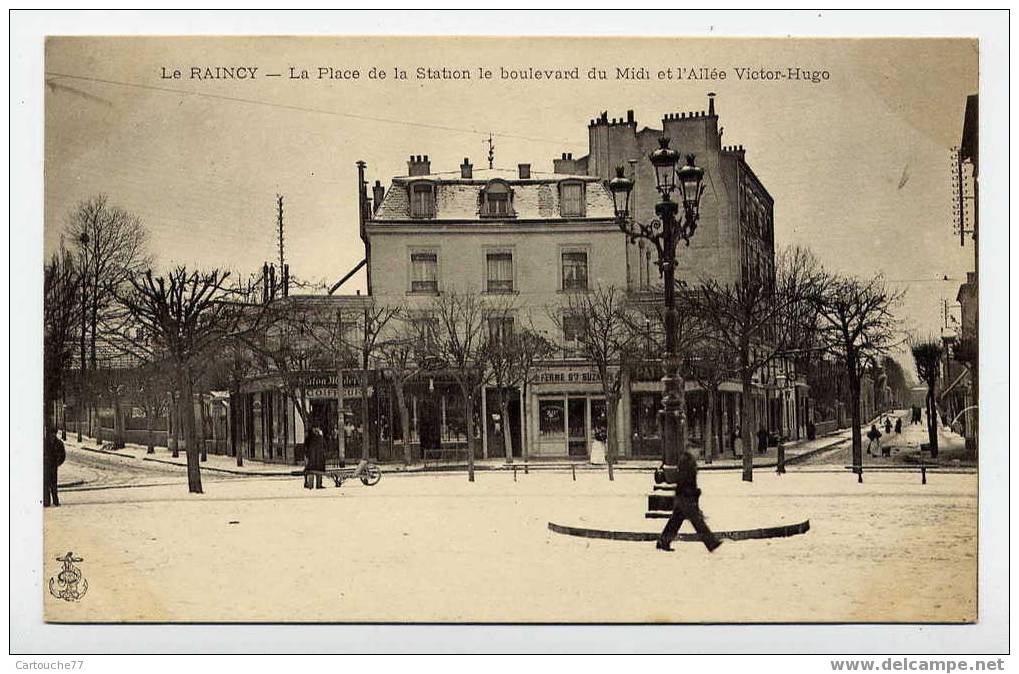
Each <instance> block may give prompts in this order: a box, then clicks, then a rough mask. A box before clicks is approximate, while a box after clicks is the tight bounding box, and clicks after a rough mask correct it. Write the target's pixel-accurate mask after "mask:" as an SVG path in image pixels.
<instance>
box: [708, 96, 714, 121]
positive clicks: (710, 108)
mask: <svg viewBox="0 0 1019 674" xmlns="http://www.w3.org/2000/svg"><path fill="white" fill-rule="evenodd" d="M708 114H709V115H712V116H714V114H715V92H714V91H711V92H709V93H708Z"/></svg>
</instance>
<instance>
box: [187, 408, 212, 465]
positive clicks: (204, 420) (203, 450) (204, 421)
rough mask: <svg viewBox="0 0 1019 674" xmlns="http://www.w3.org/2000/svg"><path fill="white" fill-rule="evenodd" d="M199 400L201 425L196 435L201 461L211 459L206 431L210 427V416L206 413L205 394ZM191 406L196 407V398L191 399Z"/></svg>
mask: <svg viewBox="0 0 1019 674" xmlns="http://www.w3.org/2000/svg"><path fill="white" fill-rule="evenodd" d="M198 401H199V402H198V415H199V416H198V420H199V423H200V427H199V428H198V431H197V432H196V433H195V435H196V436H197V440H198V457H199V460H200V461H208V460H209V451H208V448H207V447H206V442H205V431H206V429H208V427H209V417H208V415H207V414H206V411H205V396H203V395H199V397H198ZM191 406H192V407H194V400H193V399H192V401H191Z"/></svg>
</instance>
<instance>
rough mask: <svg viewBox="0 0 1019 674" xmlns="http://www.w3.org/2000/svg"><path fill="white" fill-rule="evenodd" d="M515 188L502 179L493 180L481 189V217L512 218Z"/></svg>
mask: <svg viewBox="0 0 1019 674" xmlns="http://www.w3.org/2000/svg"><path fill="white" fill-rule="evenodd" d="M514 215H515V214H514V212H513V190H511V189H510V186H509V185H507V184H506V183H504V182H503V181H501V180H493V181H492V182H490V183H488V185H486V186H485V189H483V190H482V191H481V217H483V218H512V217H513V216H514Z"/></svg>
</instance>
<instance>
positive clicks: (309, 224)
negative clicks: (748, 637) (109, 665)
mask: <svg viewBox="0 0 1019 674" xmlns="http://www.w3.org/2000/svg"><path fill="white" fill-rule="evenodd" d="M945 26H946V27H950V22H948V23H946V24H945ZM156 32H157V31H149V33H151V34H144V33H143V34H134V35H114V34H103V31H92V32H91V34H57V33H47V34H46V35H45V38H44V41H43V42H41V43H40V44H39V45H38V46H39V48H40V49H41V50H42V59H43V62H42V68H43V70H42V72H41V73H40V77H42V81H40V82H38V83H37V84H36V85H35V86H37V87H39V91H40V96H41V101H42V105H43V107H42V111H41V112H42V115H43V117H42V119H41V120H39V122H40V125H41V127H42V133H43V136H42V142H43V145H42V146H41V150H40V151H41V153H42V158H43V165H42V174H41V175H40V176H37V177H36V178H35V179H36V180H41V181H42V183H41V184H42V196H43V200H42V202H41V203H39V204H37V206H36V208H37V217H38V218H39V220H38V223H39V224H38V227H39V228H40V234H39V240H40V243H41V246H42V250H41V253H42V260H41V263H40V264H41V271H42V274H41V282H40V284H39V287H40V288H41V290H42V293H43V294H42V296H41V297H36V298H34V299H32V301H33V302H35V303H37V304H39V305H41V317H42V327H43V330H42V341H41V344H39V345H38V347H41V351H42V358H41V362H40V363H39V367H41V371H40V372H39V375H41V377H40V379H41V386H40V392H41V398H40V399H39V400H38V401H37V402H34V403H33V402H31V401H29V403H28V405H29V406H31V405H35V406H36V408H39V407H41V410H42V415H41V416H42V424H41V425H42V428H41V429H39V430H38V431H35V429H32V430H31V433H33V434H34V437H37V439H36V440H32V441H30V442H28V443H26V448H25V449H24V453H25V454H27V455H29V456H30V457H35V456H38V458H37V459H35V458H32V459H31V461H34V462H36V463H37V464H38V466H39V468H37V469H35V470H38V471H39V472H40V473H41V477H42V482H43V484H42V487H43V489H42V496H41V499H40V498H39V497H37V496H34V494H35V491H34V490H27V489H26V493H29V494H32V496H31V498H30V500H31V502H32V503H34V504H36V505H38V506H40V508H39V511H38V512H39V513H40V517H41V519H39V520H32V521H31V522H29V523H28V524H26V525H25V526H26V527H30V528H35V527H40V528H41V536H42V548H41V550H39V551H38V557H37V558H38V566H37V569H36V570H35V571H34V572H33V577H36V578H37V582H38V586H37V587H38V594H35V595H29V597H30V599H31V597H32V596H34V597H35V599H31V601H33V602H37V603H39V604H41V615H42V620H43V621H45V623H48V624H50V625H60V624H75V625H80V624H90V623H102V624H109V623H113V624H124V623H126V624H132V623H164V624H166V623H169V624H175V623H212V624H220V623H245V624H270V623H273V624H274V623H302V624H308V623H313V624H365V623H369V624H392V625H421V624H424V625H433V624H438V625H456V624H467V625H478V624H484V625H488V624H500V625H506V624H510V625H523V626H528V625H531V626H538V625H592V626H593V625H666V624H671V625H719V624H727V625H731V624H741V625H742V624H751V625H759V624H775V623H778V624H789V623H809V624H846V623H853V624H875V623H876V624H884V625H889V624H890V625H900V624H903V625H904V624H931V625H959V626H964V625H969V626H971V627H972V626H973V625H974V624H976V623H979V622H980V615H981V607H982V605H983V602H984V601H985V599H986V597H984V596H982V594H981V593H980V592H979V591H978V567H979V562H980V554H979V553H978V551H979V550H980V549H981V548H980V544H981V540H982V539H983V538H984V537H992V538H994V537H1007V531H1006V530H1004V529H1002V530H993V531H988V530H985V529H984V528H982V527H981V520H980V513H981V508H984V507H989V506H993V507H994V508H999V507H1004V504H1002V503H987V502H984V500H983V498H982V497H981V498H978V494H982V493H983V492H982V491H981V477H982V476H981V473H982V467H985V455H986V453H987V452H991V453H993V454H1001V453H1002V452H1003V451H1005V448H1006V447H1007V444H1002V443H1000V442H998V443H991V444H988V443H987V442H983V443H982V442H981V440H982V438H985V434H983V433H982V432H981V422H980V421H981V418H982V416H983V415H982V414H981V404H982V397H981V393H982V391H987V390H992V391H998V393H996V394H995V395H999V396H1001V395H1004V390H1003V388H1002V387H1003V385H1005V384H1007V375H1006V374H1004V371H1001V372H998V373H995V372H987V371H986V368H984V369H981V368H980V367H979V365H980V344H981V339H980V337H981V327H980V326H981V321H980V301H981V298H982V297H984V292H983V291H982V290H981V288H980V268H981V267H980V260H981V253H980V252H979V251H978V243H979V241H980V210H981V209H980V203H981V196H982V193H981V191H980V180H981V178H982V177H983V176H982V174H981V171H980V152H979V149H980V142H979V139H978V135H979V134H978V131H979V129H980V127H981V115H982V113H983V107H984V106H981V102H982V100H981V94H982V92H981V90H980V74H981V68H982V66H983V62H982V58H983V57H982V52H981V42H980V40H979V39H977V38H976V37H973V36H972V33H967V34H957V35H953V34H952V32H951V31H948V32H945V31H941V32H938V33H937V35H938V36H936V37H935V36H924V37H919V36H917V37H808V36H803V37H720V36H713V37H697V36H693V35H691V36H687V37H663V36H641V35H636V34H634V35H629V36H597V37H595V36H556V35H541V36H538V35H517V36H510V35H499V36H495V35H490V36H482V35H483V33H479V32H476V33H475V34H474V35H444V36H438V35H436V36H432V37H425V36H413V35H407V36H399V37H398V36H393V35H361V36H356V35H344V36H341V35H332V36H330V35H325V34H323V35H304V34H302V35H296V34H295V35H264V36H261V37H256V36H253V35H228V34H220V35H217V34H214V33H213V34H207V35H183V34H181V35H156V34H155V33H156ZM158 32H163V31H158ZM678 34H681V33H677V35H678ZM12 105H13V104H12ZM14 132H15V131H12V133H14ZM1006 139H1007V136H1006ZM12 171H13V164H12ZM997 185H998V186H999V187H1000V186H1001V183H1000V178H999V182H998V183H997ZM999 198H1000V195H999ZM999 213H1000V211H999ZM13 226H14V225H13V222H12V228H13ZM993 226H994V224H993V222H992V227H993ZM12 255H13V250H12ZM33 264H34V263H33ZM999 271H1001V272H1002V273H1004V274H1006V278H1007V272H1004V271H1003V270H999ZM12 280H13V279H12ZM990 297H991V298H992V299H993V298H994V296H993V295H991V296H990ZM985 299H986V298H985ZM1000 301H1001V300H1000V298H999V299H997V300H994V303H995V304H999V303H1000ZM13 319H14V317H13V316H12V321H13ZM38 347H37V348H38ZM14 357H15V355H14V354H13V353H12V358H14ZM982 372H985V373H986V374H985V377H986V378H987V379H988V383H987V385H986V386H984V387H982V386H981V379H982V376H981V373H982ZM12 386H14V383H13V382H12ZM988 387H990V388H988ZM13 393H14V392H13V389H12V396H13ZM40 445H41V449H42V451H41V453H38V454H33V453H32V452H31V451H29V450H28V449H27V447H28V446H40ZM1006 460H1007V459H1006ZM995 465H999V466H1000V465H1001V464H1000V463H999V464H995ZM985 469H986V468H985ZM36 474H38V473H36ZM999 493H1000V492H999ZM29 505H31V504H29ZM12 508H13V505H12ZM36 521H37V522H38V525H36V524H34V522H36ZM1006 526H1007V522H1006ZM12 544H13V541H12ZM32 554H35V553H32ZM32 592H36V590H33V591H32Z"/></svg>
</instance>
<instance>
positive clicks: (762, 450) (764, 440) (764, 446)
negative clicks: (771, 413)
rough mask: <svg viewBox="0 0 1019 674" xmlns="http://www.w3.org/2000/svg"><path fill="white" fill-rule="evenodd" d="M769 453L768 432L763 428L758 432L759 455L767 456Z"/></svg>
mask: <svg viewBox="0 0 1019 674" xmlns="http://www.w3.org/2000/svg"><path fill="white" fill-rule="evenodd" d="M767 452H768V431H767V429H766V428H764V427H763V426H762V427H761V428H760V429H758V431H757V453H758V454H767Z"/></svg>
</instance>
